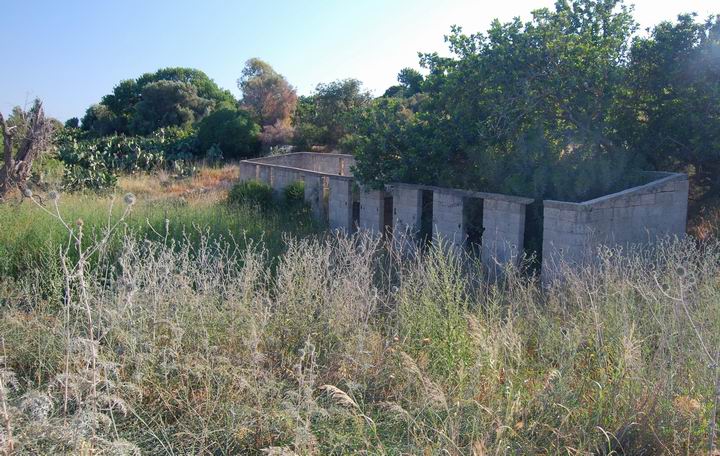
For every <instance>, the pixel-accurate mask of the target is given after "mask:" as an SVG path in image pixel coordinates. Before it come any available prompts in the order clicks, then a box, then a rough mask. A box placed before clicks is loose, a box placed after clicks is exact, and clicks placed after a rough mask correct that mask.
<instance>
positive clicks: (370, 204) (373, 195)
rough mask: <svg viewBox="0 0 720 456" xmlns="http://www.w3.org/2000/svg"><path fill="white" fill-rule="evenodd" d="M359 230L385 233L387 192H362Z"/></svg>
mask: <svg viewBox="0 0 720 456" xmlns="http://www.w3.org/2000/svg"><path fill="white" fill-rule="evenodd" d="M359 228H361V229H364V230H368V231H373V232H375V233H383V231H384V229H385V192H384V191H381V190H361V191H360V220H359Z"/></svg>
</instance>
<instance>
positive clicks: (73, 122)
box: [65, 117, 80, 128]
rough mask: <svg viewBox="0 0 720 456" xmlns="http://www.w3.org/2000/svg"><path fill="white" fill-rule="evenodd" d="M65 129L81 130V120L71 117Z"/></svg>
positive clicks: (66, 122)
mask: <svg viewBox="0 0 720 456" xmlns="http://www.w3.org/2000/svg"><path fill="white" fill-rule="evenodd" d="M65 128H80V119H78V118H77V117H71V118H69V119H68V120H66V121H65Z"/></svg>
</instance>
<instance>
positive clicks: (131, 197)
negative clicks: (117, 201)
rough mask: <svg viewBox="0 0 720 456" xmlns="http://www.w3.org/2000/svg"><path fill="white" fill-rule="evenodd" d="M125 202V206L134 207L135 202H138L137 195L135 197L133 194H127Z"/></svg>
mask: <svg viewBox="0 0 720 456" xmlns="http://www.w3.org/2000/svg"><path fill="white" fill-rule="evenodd" d="M123 200H124V201H125V204H127V205H128V206H132V205H133V204H135V201H136V199H135V195H133V194H132V193H126V194H125V197H124V198H123Z"/></svg>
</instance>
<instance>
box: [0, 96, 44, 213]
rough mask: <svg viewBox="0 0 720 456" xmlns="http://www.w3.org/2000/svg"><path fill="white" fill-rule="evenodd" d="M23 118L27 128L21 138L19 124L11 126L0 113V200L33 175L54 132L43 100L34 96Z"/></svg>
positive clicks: (22, 186) (20, 187) (23, 184)
mask: <svg viewBox="0 0 720 456" xmlns="http://www.w3.org/2000/svg"><path fill="white" fill-rule="evenodd" d="M21 121H22V122H23V123H24V124H25V125H24V126H25V127H26V128H24V129H23V130H24V131H26V132H27V133H25V135H24V136H23V137H22V138H17V139H19V141H16V138H15V133H16V131H17V129H18V128H17V127H18V126H17V125H14V126H10V125H8V124H7V122H6V121H5V118H4V117H3V116H2V114H0V133H2V137H3V149H4V151H3V160H4V161H3V166H2V168H0V201H2V200H4V199H5V198H6V197H7V195H8V194H9V193H10V192H12V191H13V190H15V189H16V188H19V189H23V188H24V187H25V183H26V182H27V180H28V178H29V177H30V171H31V169H32V164H33V161H34V160H35V159H36V158H37V157H39V156H40V154H41V153H42V152H43V151H44V150H45V147H46V146H47V144H48V142H49V139H50V135H51V133H52V125H51V124H50V122H48V120H47V119H46V118H45V113H44V112H43V108H42V102H41V101H40V100H35V103H34V104H33V107H32V109H31V110H30V111H29V112H28V113H27V114H26V115H23V117H22V119H21ZM16 144H17V146H18V147H17V152H16V153H15V156H14V157H13V148H14V147H15V145H16Z"/></svg>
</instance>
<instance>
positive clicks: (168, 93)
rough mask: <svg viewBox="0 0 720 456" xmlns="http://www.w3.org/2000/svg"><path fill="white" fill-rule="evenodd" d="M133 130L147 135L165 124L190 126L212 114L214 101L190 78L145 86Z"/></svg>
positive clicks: (133, 118)
mask: <svg viewBox="0 0 720 456" xmlns="http://www.w3.org/2000/svg"><path fill="white" fill-rule="evenodd" d="M141 97H142V101H140V102H139V103H137V104H136V105H135V112H134V114H133V117H132V123H131V124H130V127H131V128H130V129H131V131H133V132H135V133H137V134H141V135H147V134H150V133H152V132H153V131H155V130H157V129H158V128H163V127H187V126H189V125H191V124H193V123H194V122H195V121H197V120H200V119H202V118H203V117H204V116H205V115H207V114H208V112H209V111H210V108H211V102H210V101H209V100H207V99H206V98H202V97H200V96H198V93H197V89H195V87H194V86H192V85H190V84H188V83H186V82H177V81H169V80H160V81H157V82H153V83H150V84H148V85H146V86H145V87H144V88H143V91H142V95H141Z"/></svg>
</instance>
